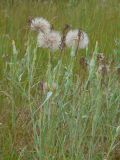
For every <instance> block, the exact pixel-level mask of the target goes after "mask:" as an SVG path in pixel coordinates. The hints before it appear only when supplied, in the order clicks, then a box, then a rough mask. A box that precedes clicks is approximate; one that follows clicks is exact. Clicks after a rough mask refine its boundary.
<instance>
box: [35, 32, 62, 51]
mask: <svg viewBox="0 0 120 160" xmlns="http://www.w3.org/2000/svg"><path fill="white" fill-rule="evenodd" d="M37 44H38V47H42V48H49V49H50V50H51V51H56V50H58V49H59V47H60V44H61V35H60V33H59V32H56V31H51V32H50V33H47V34H44V33H41V32H40V33H39V34H38V38H37Z"/></svg>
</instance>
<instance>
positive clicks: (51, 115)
mask: <svg viewBox="0 0 120 160" xmlns="http://www.w3.org/2000/svg"><path fill="white" fill-rule="evenodd" d="M1 2H2V3H1V8H2V11H0V15H1V17H2V16H5V14H4V12H6V14H7V17H6V18H4V19H2V21H1V24H2V25H1V26H2V27H1V30H0V40H1V41H0V56H1V58H0V66H1V71H0V78H1V81H0V159H1V160H8V159H10V160H24V159H25V160H27V159H30V160H33V159H34V160H36V159H39V160H86V159H87V160H101V159H102V160H105V159H107V160H117V159H119V157H120V154H119V150H120V141H119V140H120V127H119V126H120V118H119V117H120V90H119V88H120V72H119V66H118V65H119V63H120V61H119V57H120V55H119V53H120V48H119V40H117V41H115V42H116V43H115V44H114V40H115V39H117V38H118V39H119V34H120V33H119V31H118V28H119V24H117V21H118V19H117V17H116V19H114V20H113V22H111V21H110V20H109V18H110V19H111V18H112V15H114V16H115V15H117V13H118V9H119V1H117V0H116V1H112V0H110V1H109V2H108V1H105V4H106V5H105V4H104V5H103V3H101V2H98V1H97V0H94V1H93V2H92V3H90V2H89V1H88V2H87V1H86V2H85V1H80V3H79V2H78V1H69V3H67V2H61V3H60V2H57V3H55V2H54V3H53V2H52V1H51V2H50V3H47V2H46V3H45V4H44V5H43V6H42V7H41V3H37V2H32V1H30V3H29V4H28V3H27V2H28V1H24V2H23V1H16V2H14V3H13V4H12V2H13V1H11V2H10V1H9V2H5V1H1ZM39 2H40V1H39ZM99 3H100V4H99ZM98 4H99V5H103V8H104V7H105V8H104V9H103V8H102V9H101V8H100V7H98ZM116 4H118V5H116ZM5 5H6V6H5ZM37 5H38V6H37ZM63 5H65V7H64V6H63ZM81 5H82V6H81ZM92 5H93V6H92ZM111 5H113V6H111ZM31 6H32V7H31ZM91 6H92V7H94V11H93V12H92V13H91V14H90V15H89V13H90V12H91V11H90V10H89V8H91ZM56 7H57V9H59V12H58V11H57V10H56ZM109 7H110V8H109ZM112 7H114V9H115V10H114V11H112ZM45 8H48V9H49V10H48V13H47V12H45ZM61 8H62V11H61ZM5 9H6V10H5ZM18 9H20V10H19V12H20V13H22V12H23V13H22V14H21V16H19V19H18V18H17V17H18V14H15V13H14V12H16V13H18ZM83 10H84V11H83ZM101 10H102V11H103V12H100V11H101ZM106 11H107V13H106ZM62 12H63V13H62ZM8 13H9V14H10V16H9V15H8ZM25 13H26V14H25ZM30 13H31V14H32V15H42V16H44V17H47V18H48V19H52V17H54V15H58V17H60V20H61V21H62V20H63V21H62V22H61V21H58V19H59V18H58V19H57V20H56V21H55V22H54V25H55V26H56V27H58V28H59V26H60V27H62V26H63V23H65V22H69V23H72V24H74V26H75V27H76V26H77V25H78V24H79V23H80V21H79V18H80V19H81V22H82V24H81V25H82V26H81V27H82V28H83V27H86V30H87V31H88V32H89V33H90V34H89V35H90V38H91V44H90V47H89V48H88V49H87V50H86V51H79V52H80V54H81V56H82V55H83V54H84V57H82V58H83V59H84V60H85V61H82V63H81V61H80V60H79V59H80V56H79V54H75V48H74V47H73V48H72V50H67V49H66V50H65V51H64V52H63V53H62V55H60V56H59V53H55V54H54V55H53V59H52V62H51V60H50V59H51V57H50V53H49V51H48V50H43V49H39V48H37V47H36V42H35V39H34V38H33V35H32V33H29V31H28V28H26V27H27V26H25V28H24V27H23V26H24V24H25V25H26V20H27V17H28V16H29V15H30ZM49 13H51V14H49ZM71 13H72V18H71V19H69V17H70V16H71ZM80 13H81V14H80ZM103 13H105V15H104V17H103ZM109 13H110V14H109ZM112 13H113V14H112ZM108 14H109V16H108ZM63 15H64V18H63ZM74 17H76V19H75V18H74ZM90 17H91V18H90ZM113 18H114V17H113ZM93 20H95V21H94V23H93ZM106 20H108V21H106ZM23 22H24V23H23ZM98 22H101V23H98ZM103 22H104V23H103ZM107 22H109V23H108V24H107ZM114 23H115V24H117V25H114V26H113V25H112V24H114ZM21 28H22V29H21ZM108 28H109V30H108ZM93 31H94V33H93ZM108 35H110V37H109V36H108ZM13 39H14V40H13ZM96 40H98V42H97V43H96V45H95V41H96ZM115 45H116V46H115ZM93 46H95V47H93ZM93 48H95V49H93ZM100 50H102V51H106V53H107V52H108V51H109V52H108V53H110V54H108V55H107V54H106V57H107V58H106V61H105V63H107V64H109V65H110V71H109V72H107V73H106V72H105V74H104V73H103V72H102V71H101V72H99V71H98V68H99V63H98V59H97V57H98V55H99V51H100ZM58 57H59V58H58ZM79 61H80V64H79Z"/></svg>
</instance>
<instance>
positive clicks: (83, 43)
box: [65, 30, 89, 49]
mask: <svg viewBox="0 0 120 160" xmlns="http://www.w3.org/2000/svg"><path fill="white" fill-rule="evenodd" d="M78 34H79V30H70V31H69V32H68V33H67V35H66V41H65V42H66V46H67V47H72V46H73V45H74V44H75V43H78V41H79V46H78V47H79V48H81V49H84V48H86V47H87V46H88V43H89V38H88V35H87V33H85V32H83V31H82V32H81V35H80V40H79V35H78Z"/></svg>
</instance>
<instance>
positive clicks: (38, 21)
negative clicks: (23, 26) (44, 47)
mask: <svg viewBox="0 0 120 160" xmlns="http://www.w3.org/2000/svg"><path fill="white" fill-rule="evenodd" d="M30 27H31V29H32V30H34V31H37V32H43V33H49V32H50V30H51V25H50V24H49V22H48V21H47V20H46V19H44V18H42V17H37V18H34V19H32V20H31V24H30Z"/></svg>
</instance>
